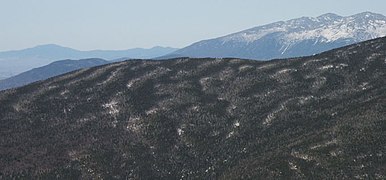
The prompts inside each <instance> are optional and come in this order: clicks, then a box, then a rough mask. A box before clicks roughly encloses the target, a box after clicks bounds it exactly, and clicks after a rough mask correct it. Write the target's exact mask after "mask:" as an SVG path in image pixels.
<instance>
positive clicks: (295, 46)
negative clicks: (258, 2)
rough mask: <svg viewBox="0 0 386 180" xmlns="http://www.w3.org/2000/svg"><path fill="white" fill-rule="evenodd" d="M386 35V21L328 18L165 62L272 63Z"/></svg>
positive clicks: (268, 29)
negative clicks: (219, 59) (215, 59)
mask: <svg viewBox="0 0 386 180" xmlns="http://www.w3.org/2000/svg"><path fill="white" fill-rule="evenodd" d="M385 35H386V17H385V16H383V15H381V14H375V13H371V12H364V13H360V14H356V15H353V16H348V17H342V16H339V15H336V14H332V13H329V14H324V15H321V16H319V17H316V18H314V17H302V18H298V19H292V20H288V21H280V22H276V23H272V24H268V25H264V26H258V27H255V28H251V29H248V30H244V31H241V32H238V33H234V34H230V35H227V36H224V37H220V38H215V39H209V40H204V41H200V42H197V43H194V44H192V45H190V46H188V47H185V48H182V49H180V50H178V51H176V52H173V53H171V54H168V55H166V56H164V57H161V59H162V58H173V57H236V58H246V59H258V60H268V59H275V58H287V57H298V56H307V55H312V54H316V53H320V52H323V51H327V50H331V49H334V48H338V47H342V46H345V45H349V44H353V43H357V42H361V41H365V40H369V39H373V38H377V37H382V36H385Z"/></svg>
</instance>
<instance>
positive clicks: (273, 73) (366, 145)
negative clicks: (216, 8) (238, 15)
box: [0, 38, 386, 179]
mask: <svg viewBox="0 0 386 180" xmlns="http://www.w3.org/2000/svg"><path fill="white" fill-rule="evenodd" d="M385 67H386V38H378V39H375V40H371V41H366V42H363V43H359V44H355V45H351V46H348V47H344V48H340V49H336V50H332V51H328V52H325V53H322V54H318V55H314V56H310V57H304V58H293V59H286V60H272V61H252V60H241V59H207V58H205V59H189V58H177V59H171V60H166V61H145V60H133V61H125V62H119V63H114V64H109V65H104V66H100V67H93V68H89V69H83V70H79V71H76V72H72V73H68V74H65V75H62V76H59V77H55V78H51V79H48V80H46V81H42V82H37V83H33V84H31V85H28V86H24V87H21V88H17V89H12V90H7V91H3V92H1V93H0V104H1V106H0V136H1V140H0V179H13V178H16V179H20V178H25V179H37V178H39V179H289V178H290V179H335V178H336V179H354V178H358V179H361V178H364V179H366V178H369V179H385V178H386V139H385V138H384V137H385V136H386V86H385V84H386V76H385V73H386V70H385Z"/></svg>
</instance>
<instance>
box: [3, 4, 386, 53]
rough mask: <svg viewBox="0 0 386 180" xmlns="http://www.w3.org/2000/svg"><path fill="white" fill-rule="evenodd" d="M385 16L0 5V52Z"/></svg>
mask: <svg viewBox="0 0 386 180" xmlns="http://www.w3.org/2000/svg"><path fill="white" fill-rule="evenodd" d="M365 11H370V12H375V13H380V14H383V15H386V1H385V0H312V1H310V0H275V1H273V0H0V25H1V26H0V27H1V29H0V51H7V50H17V49H24V48H28V47H34V46H36V45H42V44H58V45H61V46H65V47H71V48H75V49H79V50H94V49H106V50H121V49H129V48H151V47H154V46H167V47H176V48H182V47H185V46H188V45H190V44H192V43H194V42H197V41H200V40H204V39H210V38H215V37H220V36H224V35H227V34H230V33H234V32H238V31H241V30H245V29H248V28H252V27H256V26H260V25H264V24H268V23H272V22H276V21H281V20H289V19H294V18H298V17H302V16H307V17H317V16H319V15H322V14H325V13H336V14H338V15H342V16H349V15H353V14H357V13H360V12H365Z"/></svg>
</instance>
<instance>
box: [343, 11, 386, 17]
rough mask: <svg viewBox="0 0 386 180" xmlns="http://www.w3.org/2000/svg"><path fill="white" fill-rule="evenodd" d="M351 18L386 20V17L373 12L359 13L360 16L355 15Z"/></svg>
mask: <svg viewBox="0 0 386 180" xmlns="http://www.w3.org/2000/svg"><path fill="white" fill-rule="evenodd" d="M350 17H354V18H355V17H365V18H386V16H384V15H382V14H378V13H373V12H369V11H366V12H362V13H358V14H355V15H352V16H350Z"/></svg>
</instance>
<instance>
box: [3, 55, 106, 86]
mask: <svg viewBox="0 0 386 180" xmlns="http://www.w3.org/2000/svg"><path fill="white" fill-rule="evenodd" d="M108 63H111V62H109V61H106V60H103V59H95V58H94V59H81V60H61V61H56V62H53V63H51V64H49V65H46V66H43V67H39V68H34V69H32V70H29V71H26V72H23V73H21V74H18V75H16V76H13V77H10V78H7V79H3V80H0V90H4V89H9V88H15V87H20V86H23V85H26V84H29V83H32V82H36V81H40V80H45V79H48V78H50V77H54V76H57V75H61V74H64V73H68V72H71V71H75V70H78V69H82V68H88V67H94V66H99V65H104V64H108Z"/></svg>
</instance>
